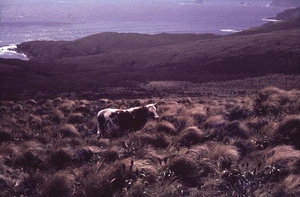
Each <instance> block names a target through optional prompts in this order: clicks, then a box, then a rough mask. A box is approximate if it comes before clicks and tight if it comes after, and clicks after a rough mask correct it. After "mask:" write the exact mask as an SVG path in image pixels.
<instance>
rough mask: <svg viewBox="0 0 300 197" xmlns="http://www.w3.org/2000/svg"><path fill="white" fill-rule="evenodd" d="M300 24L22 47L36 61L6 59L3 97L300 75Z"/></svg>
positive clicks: (105, 36)
mask: <svg viewBox="0 0 300 197" xmlns="http://www.w3.org/2000/svg"><path fill="white" fill-rule="evenodd" d="M299 21H300V20H297V18H295V19H291V20H289V21H282V22H277V23H269V24H266V25H264V26H262V27H258V28H253V29H249V30H246V31H244V32H240V33H237V34H232V35H227V36H216V35H211V34H205V35H196V34H178V35H176V34H175V35H172V34H158V35H141V34H118V33H102V34H97V35H91V36H88V37H86V38H82V39H79V40H75V41H71V42H64V41H58V42H51V41H34V42H28V43H23V44H21V45H19V46H18V50H20V51H22V52H25V53H27V54H29V55H30V56H31V57H32V58H31V60H30V61H29V62H26V61H20V60H5V59H0V76H1V77H0V81H1V84H0V87H1V90H2V91H1V92H2V93H1V97H2V98H5V97H6V98H8V97H9V98H12V97H14V99H18V96H20V93H21V92H24V91H30V92H38V91H44V92H48V93H49V94H52V93H53V92H54V93H55V92H66V91H67V92H68V91H69V92H70V91H89V90H99V89H101V88H107V87H131V88H135V87H139V86H140V83H147V82H151V81H170V80H171V81H191V82H195V83H203V82H209V81H224V80H236V79H243V78H245V77H256V76H264V75H267V74H272V73H283V74H299V71H300V67H299V66H300V62H299V61H300V47H299V46H300V39H299V32H300V29H299V26H300V24H299ZM8 95H9V96H8Z"/></svg>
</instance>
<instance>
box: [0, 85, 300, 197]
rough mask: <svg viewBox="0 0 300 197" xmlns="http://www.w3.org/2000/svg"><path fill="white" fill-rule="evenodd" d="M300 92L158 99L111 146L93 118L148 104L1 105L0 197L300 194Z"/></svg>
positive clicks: (143, 101) (264, 91) (267, 91)
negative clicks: (150, 115)
mask: <svg viewBox="0 0 300 197" xmlns="http://www.w3.org/2000/svg"><path fill="white" fill-rule="evenodd" d="M299 94H300V92H299V91H298V90H290V91H285V90H282V89H278V88H274V87H269V88H265V89H262V90H261V91H259V92H258V93H257V94H256V95H249V96H245V97H235V98H232V97H214V98H207V97H201V98H196V97H189V98H164V99H162V98H160V99H158V98H157V99H155V101H159V104H158V109H157V110H158V114H159V115H160V120H159V121H150V122H148V123H147V124H146V126H145V127H144V128H143V129H141V130H139V131H136V132H133V133H128V134H126V135H125V136H123V137H121V138H118V139H113V140H108V139H98V136H97V135H96V134H95V133H96V119H95V116H96V114H97V111H98V110H100V109H102V108H106V107H118V108H127V107H133V106H139V105H142V104H147V103H151V102H153V100H152V99H132V100H131V99H126V100H125V99H122V100H107V99H101V100H96V101H93V100H81V99H71V98H66V97H65V96H63V95H62V96H61V97H57V98H55V99H42V100H37V101H35V100H33V99H30V100H23V101H15V102H13V101H1V103H0V104H1V105H0V110H1V120H0V143H1V144H0V171H1V172H2V173H1V175H0V196H21V195H23V196H49V197H50V196H76V197H77V196H84V197H89V196H214V195H217V196H299V195H300V189H299V188H300V187H299V185H300V176H299V175H300V171H299V168H300V150H299V131H300V130H299V125H300V124H299V122H300V118H299V116H300V109H299ZM10 109H12V110H10Z"/></svg>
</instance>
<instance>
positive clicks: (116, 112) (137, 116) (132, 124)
mask: <svg viewBox="0 0 300 197" xmlns="http://www.w3.org/2000/svg"><path fill="white" fill-rule="evenodd" d="M157 118H159V116H158V115H157V113H156V107H155V104H149V105H146V106H142V107H134V108H130V109H127V110H123V109H111V108H107V109H103V110H101V111H99V112H98V115H97V122H98V132H97V134H99V135H100V137H104V138H114V137H121V136H122V135H124V133H126V132H128V131H137V130H139V129H141V128H143V127H144V126H145V124H146V123H147V121H148V120H149V119H157Z"/></svg>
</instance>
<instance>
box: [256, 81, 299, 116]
mask: <svg viewBox="0 0 300 197" xmlns="http://www.w3.org/2000/svg"><path fill="white" fill-rule="evenodd" d="M299 96H300V91H298V90H291V91H285V90H281V89H279V88H276V87H268V88H264V89H262V90H261V91H260V92H259V93H258V95H257V98H256V101H255V110H256V114H258V115H261V116H266V115H273V116H277V115H280V114H283V113H299V109H297V108H295V106H296V105H297V102H299Z"/></svg>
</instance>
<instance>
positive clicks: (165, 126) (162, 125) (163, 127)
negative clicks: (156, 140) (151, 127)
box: [155, 121, 177, 135]
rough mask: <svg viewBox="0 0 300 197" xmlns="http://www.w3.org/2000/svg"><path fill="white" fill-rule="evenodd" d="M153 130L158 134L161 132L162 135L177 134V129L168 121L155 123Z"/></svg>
mask: <svg viewBox="0 0 300 197" xmlns="http://www.w3.org/2000/svg"><path fill="white" fill-rule="evenodd" d="M155 129H156V130H157V132H159V133H161V132H163V133H166V134H170V135H176V134H177V129H176V128H175V126H174V125H173V124H172V123H170V122H168V121H162V122H159V123H157V124H156V128H155Z"/></svg>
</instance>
